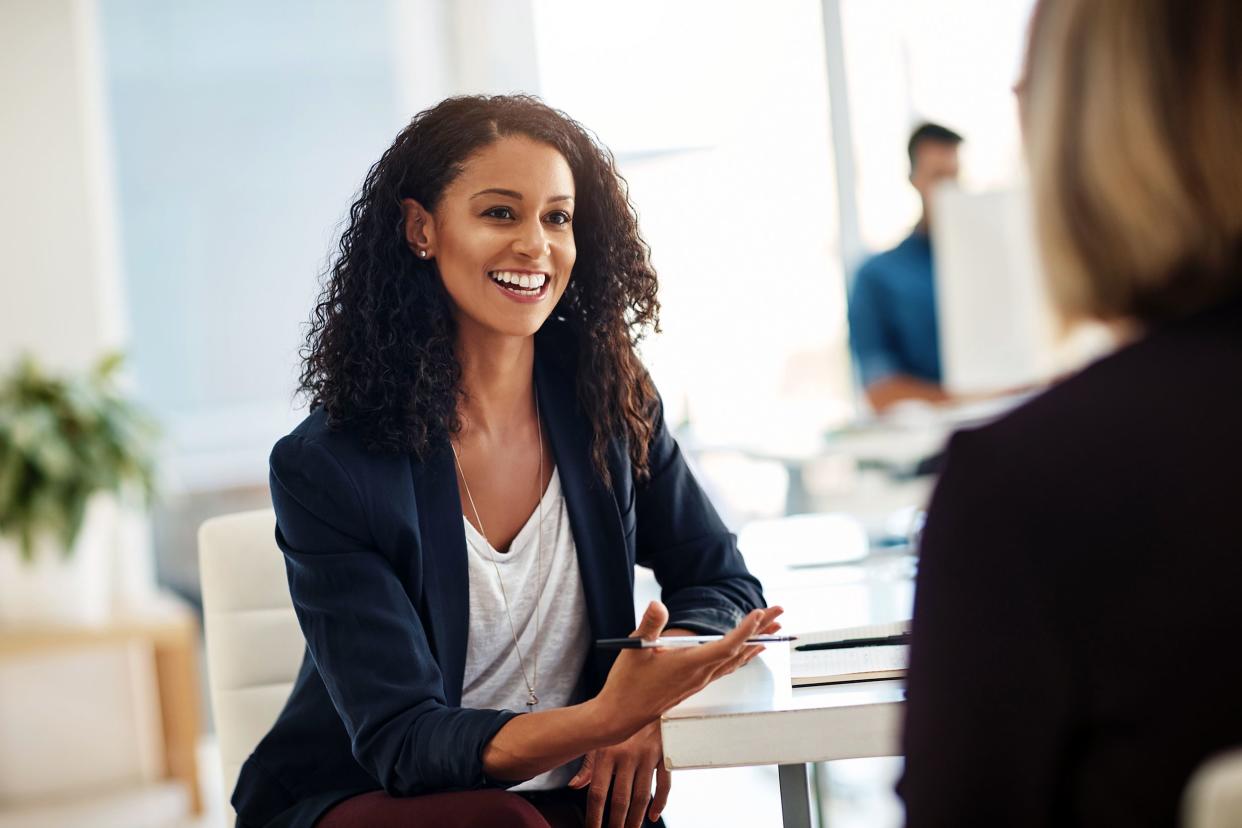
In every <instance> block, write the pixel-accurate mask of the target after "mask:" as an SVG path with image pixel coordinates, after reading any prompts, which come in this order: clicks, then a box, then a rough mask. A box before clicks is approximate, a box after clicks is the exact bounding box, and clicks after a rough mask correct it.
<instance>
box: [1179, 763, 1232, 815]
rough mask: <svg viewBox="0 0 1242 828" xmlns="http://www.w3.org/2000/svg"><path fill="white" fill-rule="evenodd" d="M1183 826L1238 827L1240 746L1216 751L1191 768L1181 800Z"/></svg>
mask: <svg viewBox="0 0 1242 828" xmlns="http://www.w3.org/2000/svg"><path fill="white" fill-rule="evenodd" d="M1182 825H1183V826H1184V828H1242V748H1235V749H1233V750H1230V751H1226V752H1225V753H1218V754H1216V755H1215V756H1212V757H1210V758H1208V759H1207V760H1206V761H1205V762H1204V763H1203V764H1202V765H1200V766H1199V767H1198V769H1197V770H1195V772H1194V775H1193V776H1191V777H1190V782H1188V783H1187V784H1186V793H1185V795H1184V797H1183V799H1182Z"/></svg>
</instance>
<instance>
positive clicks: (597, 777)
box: [586, 751, 612, 828]
mask: <svg viewBox="0 0 1242 828" xmlns="http://www.w3.org/2000/svg"><path fill="white" fill-rule="evenodd" d="M591 772H592V778H591V788H590V790H588V791H587V810H586V828H601V826H602V825H603V822H604V804H605V803H606V802H607V800H608V786H609V784H611V782H612V758H611V757H610V756H609V755H608V753H607V751H600V753H599V755H598V756H596V757H595V766H594V767H593V768H592V770H591Z"/></svg>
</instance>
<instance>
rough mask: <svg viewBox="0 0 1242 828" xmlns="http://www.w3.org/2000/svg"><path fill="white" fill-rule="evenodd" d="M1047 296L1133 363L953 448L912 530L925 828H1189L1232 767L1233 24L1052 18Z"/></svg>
mask: <svg viewBox="0 0 1242 828" xmlns="http://www.w3.org/2000/svg"><path fill="white" fill-rule="evenodd" d="M1018 94H1019V99H1020V103H1021V109H1022V120H1023V127H1024V133H1025V136H1026V143H1027V154H1028V159H1029V163H1030V168H1031V178H1032V184H1033V190H1034V195H1035V203H1036V216H1037V223H1038V229H1039V235H1040V240H1041V247H1042V252H1043V257H1044V264H1045V268H1046V270H1047V272H1048V274H1049V280H1050V285H1051V289H1052V292H1053V295H1054V296H1055V298H1056V301H1057V302H1058V304H1059V306H1060V308H1061V309H1062V311H1063V312H1064V314H1065V315H1066V316H1067V317H1068V318H1074V317H1093V318H1097V319H1103V320H1108V321H1114V322H1117V323H1119V324H1120V325H1121V326H1123V327H1125V328H1126V329H1127V330H1128V331H1129V332H1130V335H1131V336H1132V337H1134V341H1132V342H1131V343H1130V344H1129V345H1128V346H1126V347H1124V348H1122V349H1121V350H1119V351H1118V352H1117V353H1115V354H1113V355H1112V356H1110V357H1108V358H1106V359H1104V360H1101V361H1100V362H1097V363H1095V364H1094V365H1092V366H1091V367H1089V368H1087V369H1086V370H1084V371H1082V372H1081V373H1079V374H1078V375H1076V376H1074V377H1072V378H1070V379H1067V380H1066V381H1065V382H1063V383H1061V384H1060V385H1058V386H1057V387H1055V388H1053V389H1052V390H1050V391H1049V392H1048V393H1046V394H1044V395H1043V396H1041V397H1040V398H1038V399H1036V400H1034V401H1033V402H1031V403H1030V404H1029V405H1027V406H1026V407H1024V408H1022V409H1020V410H1019V411H1017V412H1015V413H1013V414H1012V415H1010V416H1009V417H1007V418H1005V419H1003V420H1001V421H999V422H997V423H994V424H992V425H990V426H988V427H985V428H982V429H978V430H975V431H970V432H964V433H962V434H959V435H957V436H956V437H955V438H954V439H953V440H952V442H951V443H950V447H949V453H948V459H947V462H946V467H945V472H944V475H943V477H942V479H941V481H940V485H939V487H938V488H937V491H936V495H935V497H934V498H933V502H932V506H931V509H930V512H929V516H928V521H927V527H926V531H925V533H924V540H923V550H922V559H921V562H920V567H919V577H918V591H917V597H916V600H915V612H914V644H913V648H912V653H911V665H910V686H909V705H908V708H909V709H908V719H907V722H906V732H905V750H906V771H905V776H904V778H903V779H902V782H901V784H900V785H899V791H900V793H901V795H902V797H903V798H904V800H905V802H906V807H907V815H908V822H909V825H910V826H914V828H919V826H930V825H937V826H939V825H946V826H947V825H952V826H968V825H1005V826H1035V825H1039V826H1044V825H1048V826H1051V825H1056V826H1065V825H1077V826H1087V825H1124V826H1130V827H1131V828H1133V826H1146V825H1173V824H1175V822H1176V818H1177V808H1178V802H1179V799H1180V797H1181V792H1182V789H1183V788H1184V786H1185V783H1186V780H1187V778H1188V777H1189V775H1190V774H1191V773H1192V772H1193V770H1194V769H1195V767H1196V766H1197V765H1198V764H1200V763H1201V762H1202V761H1203V760H1204V758H1205V757H1207V756H1209V755H1210V754H1212V753H1214V752H1215V751H1217V750H1220V749H1222V748H1225V747H1228V746H1231V745H1236V744H1242V701H1240V700H1242V658H1239V657H1238V656H1237V652H1238V631H1239V630H1240V629H1242V508H1240V507H1239V502H1238V493H1239V486H1238V480H1239V474H1240V473H1242V163H1240V162H1239V160H1238V148H1239V147H1242V3H1238V2H1236V0H1195V2H1191V3H1186V2H1181V0H1041V2H1039V3H1038V5H1037V7H1036V10H1035V14H1034V17H1033V20H1032V23H1031V39H1030V45H1029V52H1028V56H1027V63H1026V69H1025V72H1024V76H1023V78H1022V81H1021V82H1020V84H1019V88H1018Z"/></svg>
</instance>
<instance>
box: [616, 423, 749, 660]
mask: <svg viewBox="0 0 1242 828" xmlns="http://www.w3.org/2000/svg"><path fill="white" fill-rule="evenodd" d="M655 422H656V424H657V425H656V430H655V433H654V436H653V438H652V440H651V444H650V449H649V454H648V462H649V468H650V470H651V477H650V478H649V479H648V480H646V481H642V482H640V483H638V484H637V491H636V493H635V503H634V508H635V510H636V522H637V529H636V532H637V536H636V548H637V555H638V563H639V565H641V566H646V567H649V568H650V569H651V570H652V571H653V572H654V574H655V577H656V580H657V581H658V582H659V584H660V590H661V596H660V597H661V600H662V601H663V602H664V604H665V605H666V606H667V607H668V611H669V623H668V626H670V627H681V628H685V629H689V630H694V631H695V632H698V633H700V634H705V635H711V634H717V633H725V632H728V631H729V630H731V629H733V627H735V626H736V625H737V623H738V622H739V621H741V620H742V617H743V616H745V615H746V613H748V612H750V611H751V610H753V609H755V608H757V607H764V606H767V604H765V603H764V600H763V590H762V588H761V586H760V584H759V581H758V580H757V579H756V578H755V577H754V576H753V575H751V574H750V572H749V571H747V569H746V564H745V562H744V561H743V560H742V556H741V554H740V553H739V552H738V549H737V538H736V537H735V536H734V535H733V534H732V533H731V532H729V530H728V529H727V528H726V527H725V525H724V522H723V521H721V519H720V516H719V515H718V514H717V513H716V510H715V508H714V507H713V506H712V504H711V501H709V500H708V498H707V495H706V494H705V493H704V492H703V489H702V488H700V486H699V484H698V482H697V481H696V480H695V479H694V475H693V474H692V473H691V471H690V468H689V467H688V466H687V465H686V461H685V458H684V457H683V456H682V454H681V449H680V447H679V446H678V445H677V442H676V441H675V440H674V439H673V436H672V435H671V434H669V432H668V428H667V427H666V425H665V423H664V410H663V406H662V405H661V406H660V407H659V409H658V410H657V412H656V417H655Z"/></svg>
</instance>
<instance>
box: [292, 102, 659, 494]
mask: <svg viewBox="0 0 1242 828" xmlns="http://www.w3.org/2000/svg"><path fill="white" fill-rule="evenodd" d="M511 135H521V136H525V137H528V138H531V139H533V140H536V141H540V142H543V143H546V144H548V145H550V146H552V147H554V148H555V149H557V150H558V151H559V152H560V153H561V155H563V156H564V158H565V160H566V162H568V164H569V168H570V170H571V171H572V173H573V178H574V185H575V189H576V199H575V200H576V211H575V214H574V241H575V243H576V245H577V261H576V263H575V264H574V269H573V278H572V279H571V280H570V282H569V285H568V287H567V288H566V290H565V293H564V294H563V295H562V296H561V299H560V301H559V302H558V303H557V306H556V308H555V309H554V310H553V313H552V314H551V316H550V317H549V321H551V320H554V319H555V318H556V317H561V318H563V319H564V320H565V322H566V323H568V326H569V328H570V330H571V331H572V332H573V334H574V335H575V337H576V338H577V341H578V359H577V362H578V368H577V374H578V376H577V382H578V398H579V401H580V403H581V405H582V407H583V410H584V411H586V412H587V414H588V416H589V417H590V419H591V424H592V428H593V433H594V440H593V445H592V451H591V454H592V460H593V462H594V465H595V469H596V471H597V473H598V474H599V475H600V477H601V478H602V479H603V480H604V482H605V483H606V484H609V485H611V478H610V475H609V472H608V468H607V465H606V462H605V457H606V448H607V445H608V442H609V441H610V440H611V439H615V438H619V439H621V440H622V441H624V442H625V443H626V444H627V445H628V452H629V456H630V461H631V464H632V466H633V469H634V474H635V477H636V478H637V479H642V478H645V477H646V476H647V475H648V468H647V446H648V443H649V441H650V438H651V434H652V431H653V429H654V428H655V422H654V418H655V416H657V415H656V413H655V412H656V393H655V389H654V387H653V386H652V384H651V381H650V379H649V378H648V376H647V373H646V370H645V369H644V368H643V366H642V364H641V363H640V362H639V360H638V357H637V355H636V353H635V350H634V347H635V345H636V344H637V342H638V341H639V340H640V339H641V338H642V336H643V335H645V333H646V332H647V331H650V330H654V331H658V330H659V301H658V300H657V298H656V289H657V282H656V274H655V270H654V269H653V268H652V266H651V261H650V250H649V248H648V247H647V244H646V243H645V242H644V241H643V239H642V237H641V236H640V235H639V232H638V220H637V216H636V215H635V213H634V208H633V206H632V205H631V204H630V201H629V196H628V190H627V187H626V184H625V180H624V179H623V178H622V177H621V176H620V174H619V173H618V172H617V168H616V163H615V161H614V159H613V156H612V154H611V153H610V152H609V151H608V150H607V149H606V148H605V147H603V146H602V145H601V144H600V143H599V142H598V141H597V140H595V138H594V137H593V136H592V134H591V133H589V132H588V131H587V130H586V129H584V128H583V127H582V126H581V125H580V124H578V123H577V122H576V121H574V120H573V119H571V118H569V117H568V116H567V115H565V114H564V113H563V112H560V111H558V110H556V109H553V108H551V107H549V106H547V105H546V104H544V103H543V102H542V101H540V100H538V99H537V98H534V97H530V96H525V95H497V96H483V95H472V96H462V97H454V98H449V99H447V100H445V101H442V102H441V103H439V104H437V105H436V106H434V107H432V108H431V109H428V110H425V111H423V112H420V113H418V114H417V115H415V116H414V118H413V119H412V120H411V121H410V123H409V125H408V126H406V127H405V129H403V130H402V131H401V133H400V134H399V135H398V136H397V138H396V140H395V141H394V142H393V144H392V146H391V147H389V148H388V149H387V150H386V151H385V152H384V154H383V156H381V157H380V160H379V161H378V162H376V164H375V165H374V166H373V167H371V170H370V172H368V173H367V177H366V180H365V181H364V182H363V184H362V189H361V191H360V193H359V194H358V196H357V198H356V199H355V201H354V203H353V205H352V206H351V207H350V211H349V221H348V227H347V228H346V230H345V232H344V233H343V234H342V236H341V240H340V245H339V250H338V251H337V254H336V255H335V256H334V258H333V259H332V261H331V264H330V265H329V267H328V269H327V271H326V272H325V274H324V278H323V285H322V290H321V292H320V295H319V300H318V302H317V304H316V305H315V308H314V311H313V312H312V314H311V320H310V326H309V331H308V333H307V335H306V343H305V345H304V346H303V347H302V349H301V352H300V354H301V357H302V372H301V376H300V378H299V386H298V391H299V393H300V394H302V395H304V396H305V397H307V398H309V400H310V405H311V407H312V408H315V407H319V406H322V407H323V408H324V410H325V412H326V414H327V417H328V423H329V425H330V427H332V428H344V427H348V428H349V429H351V430H353V431H356V432H358V433H359V434H360V435H361V437H362V440H363V444H364V446H365V447H366V448H367V449H368V450H370V451H377V452H386V453H403V452H413V453H414V454H415V455H416V456H418V457H420V458H422V457H424V456H425V455H426V453H427V451H428V450H429V448H431V447H432V445H433V444H434V443H436V442H437V441H439V440H441V439H445V438H447V437H448V436H449V435H452V434H456V433H457V432H458V431H459V430H460V428H461V421H460V417H459V413H458V412H459V407H458V406H459V403H460V401H461V399H462V394H463V390H462V388H461V366H460V365H459V364H458V362H457V358H456V356H455V354H454V350H453V346H454V339H455V336H456V323H455V321H454V318H453V315H452V312H451V305H450V300H449V297H448V294H447V292H446V291H445V289H444V286H443V284H442V282H441V281H440V278H439V275H438V272H437V270H436V265H435V264H434V263H433V262H429V261H423V260H421V259H419V258H418V257H417V256H415V255H414V253H413V252H412V251H411V250H410V248H409V245H408V244H407V242H406V237H405V230H404V223H403V214H402V208H401V200H402V199H403V198H412V199H415V200H416V201H418V202H419V203H420V204H422V205H423V206H424V207H425V208H426V209H428V210H430V211H433V212H434V211H435V209H436V206H437V204H438V203H439V201H440V198H441V197H442V195H443V194H444V190H445V188H446V187H447V186H448V185H449V184H450V183H451V182H452V181H453V180H454V179H455V178H456V177H457V176H458V175H459V174H461V172H462V169H463V165H464V164H465V162H466V161H467V160H468V159H469V158H470V156H471V155H473V154H474V153H476V152H478V151H479V150H481V149H483V148H484V147H487V146H489V145H490V144H492V143H494V142H495V141H496V140H498V139H499V138H501V137H505V136H511Z"/></svg>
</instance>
